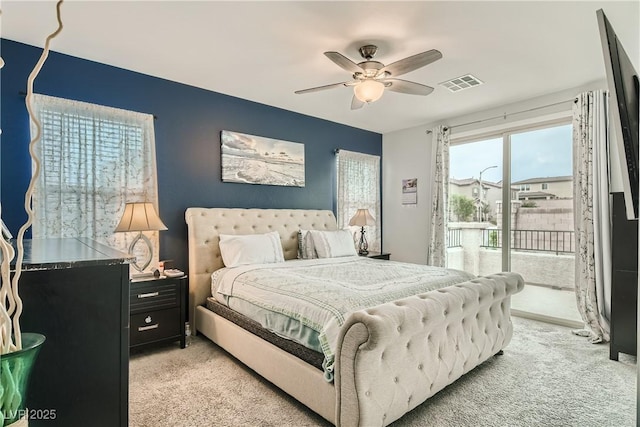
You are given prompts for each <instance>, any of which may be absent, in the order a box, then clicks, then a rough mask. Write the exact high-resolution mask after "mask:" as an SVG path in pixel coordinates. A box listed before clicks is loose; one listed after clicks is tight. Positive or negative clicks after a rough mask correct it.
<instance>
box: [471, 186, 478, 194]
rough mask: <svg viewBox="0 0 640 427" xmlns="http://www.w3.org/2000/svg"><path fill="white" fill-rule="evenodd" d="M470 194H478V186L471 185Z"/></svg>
mask: <svg viewBox="0 0 640 427" xmlns="http://www.w3.org/2000/svg"><path fill="white" fill-rule="evenodd" d="M472 194H473V195H474V196H477V195H478V187H473V192H472Z"/></svg>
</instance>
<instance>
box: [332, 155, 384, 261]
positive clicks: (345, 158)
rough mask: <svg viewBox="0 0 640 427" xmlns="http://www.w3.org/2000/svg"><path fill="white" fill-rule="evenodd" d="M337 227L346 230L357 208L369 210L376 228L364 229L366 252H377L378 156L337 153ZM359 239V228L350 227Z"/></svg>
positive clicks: (378, 216)
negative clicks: (367, 246)
mask: <svg viewBox="0 0 640 427" xmlns="http://www.w3.org/2000/svg"><path fill="white" fill-rule="evenodd" d="M336 157H337V172H338V179H337V181H338V200H337V220H338V228H346V227H347V226H348V224H349V220H350V219H351V217H352V216H353V215H354V214H355V213H356V211H357V210H358V209H369V212H370V213H371V215H373V217H374V218H375V220H376V225H375V226H367V227H365V233H366V236H367V241H368V243H369V250H370V251H375V252H379V251H380V156H373V155H370V154H363V153H356V152H353V151H347V150H340V151H339V152H338V154H337V156H336ZM352 228H353V232H354V233H357V236H355V237H358V238H359V235H360V234H359V227H352Z"/></svg>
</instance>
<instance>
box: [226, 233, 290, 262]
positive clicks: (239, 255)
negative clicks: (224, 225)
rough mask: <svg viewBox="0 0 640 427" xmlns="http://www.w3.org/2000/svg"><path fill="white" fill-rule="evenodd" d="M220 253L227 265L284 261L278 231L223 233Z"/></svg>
mask: <svg viewBox="0 0 640 427" xmlns="http://www.w3.org/2000/svg"><path fill="white" fill-rule="evenodd" d="M220 254H221V255H222V261H223V262H224V265H225V266H227V267H237V266H239V265H247V264H269V263H275V262H284V254H283V252H282V243H281V242H280V235H279V234H278V232H277V231H272V232H271V233H266V234H246V235H242V234H221V235H220Z"/></svg>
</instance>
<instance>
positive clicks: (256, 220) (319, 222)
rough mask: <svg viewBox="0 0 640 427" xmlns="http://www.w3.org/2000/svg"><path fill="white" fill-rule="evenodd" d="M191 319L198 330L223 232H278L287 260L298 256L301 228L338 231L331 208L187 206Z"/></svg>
mask: <svg viewBox="0 0 640 427" xmlns="http://www.w3.org/2000/svg"><path fill="white" fill-rule="evenodd" d="M185 220H186V222H187V227H188V239H189V322H190V324H191V325H192V328H194V330H195V323H194V312H195V308H196V307H197V306H198V305H202V304H204V303H205V301H206V300H207V298H208V297H209V296H211V273H213V272H214V271H216V270H217V269H219V268H222V267H223V266H224V264H223V263H222V257H221V256H220V247H219V246H218V243H219V242H220V238H219V237H218V236H219V235H220V234H262V233H269V232H271V231H277V232H278V233H279V234H280V240H281V241H282V249H283V252H284V258H285V260H289V259H295V258H297V256H298V230H300V229H307V230H309V229H311V230H336V229H337V225H336V218H335V216H334V215H333V212H331V211H328V210H306V209H239V208H233V209H231V208H188V209H187V210H186V212H185Z"/></svg>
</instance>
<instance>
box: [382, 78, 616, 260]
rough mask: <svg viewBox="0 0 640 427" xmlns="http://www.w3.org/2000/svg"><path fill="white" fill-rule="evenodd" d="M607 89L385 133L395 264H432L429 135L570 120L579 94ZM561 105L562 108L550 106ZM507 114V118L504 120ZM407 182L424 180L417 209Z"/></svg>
mask: <svg viewBox="0 0 640 427" xmlns="http://www.w3.org/2000/svg"><path fill="white" fill-rule="evenodd" d="M605 88H606V82H605V81H604V80H602V81H597V82H593V83H591V84H588V85H585V86H581V87H576V88H572V89H567V90H565V91H562V92H557V93H553V94H549V95H545V96H541V97H538V98H534V99H530V100H526V101H521V102H516V103H513V104H509V105H506V106H502V107H497V108H494V109H491V110H486V111H482V112H480V113H475V114H469V115H465V116H461V117H455V118H450V119H445V120H442V121H441V122H438V123H427V124H425V125H423V126H417V127H413V128H410V129H403V130H400V131H396V132H390V133H387V134H384V135H383V136H382V191H383V206H382V219H383V227H382V229H383V238H382V239H383V245H384V248H383V249H384V251H385V252H390V253H391V259H393V260H396V261H404V262H414V263H426V261H427V249H428V246H429V241H430V238H431V237H430V232H429V224H430V217H431V182H432V175H431V159H432V138H431V135H430V134H429V135H427V134H426V131H427V130H429V129H432V128H434V127H435V126H437V125H439V124H443V125H447V126H451V127H452V130H451V138H452V141H455V139H460V138H468V137H470V136H472V135H476V134H478V135H479V134H483V133H488V132H499V131H501V130H504V129H506V128H511V127H518V126H525V125H531V124H532V123H534V122H536V121H539V120H540V119H545V120H551V119H557V118H560V117H570V115H571V108H572V101H573V99H574V98H575V97H576V96H577V95H578V94H579V93H581V92H585V91H587V90H596V89H605ZM442 90H444V89H442ZM470 90H473V89H470ZM563 101H566V102H563ZM556 103H561V104H560V105H554V106H549V105H551V104H556ZM547 106H549V107H547ZM435 107H436V106H434V108H435ZM531 109H535V110H534V111H529V112H524V113H522V111H526V110H531ZM505 114H506V116H507V117H506V119H505V118H504V115H505ZM494 117H499V118H495V119H492V120H488V121H485V122H483V123H475V124H471V125H466V126H457V125H461V124H464V123H470V122H476V121H479V120H485V119H488V118H494ZM456 126H457V127H456ZM614 154H615V153H614ZM612 157H613V156H612ZM611 168H612V175H613V181H614V185H616V184H615V183H619V182H620V178H619V174H620V168H619V166H618V164H614V165H612V166H611ZM407 178H418V204H417V205H415V206H412V207H408V206H403V205H402V203H401V195H402V187H401V185H402V180H403V179H407ZM617 185H619V184H617ZM619 191H620V190H619Z"/></svg>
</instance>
